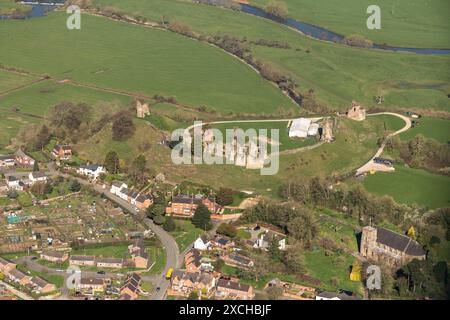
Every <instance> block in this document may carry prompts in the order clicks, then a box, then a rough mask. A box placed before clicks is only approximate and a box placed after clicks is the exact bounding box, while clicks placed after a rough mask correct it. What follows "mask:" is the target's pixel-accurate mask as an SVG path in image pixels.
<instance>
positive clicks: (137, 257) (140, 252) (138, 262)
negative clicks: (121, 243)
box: [128, 239, 149, 269]
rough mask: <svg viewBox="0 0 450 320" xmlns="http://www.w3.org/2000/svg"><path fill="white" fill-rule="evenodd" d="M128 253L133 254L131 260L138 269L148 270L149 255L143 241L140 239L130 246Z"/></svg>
mask: <svg viewBox="0 0 450 320" xmlns="http://www.w3.org/2000/svg"><path fill="white" fill-rule="evenodd" d="M128 252H129V253H130V254H131V259H132V260H133V262H134V266H135V267H136V268H143V269H146V268H147V267H148V262H149V258H148V253H147V250H146V248H145V244H144V241H143V240H142V239H138V240H136V241H135V242H134V243H133V244H131V245H129V246H128Z"/></svg>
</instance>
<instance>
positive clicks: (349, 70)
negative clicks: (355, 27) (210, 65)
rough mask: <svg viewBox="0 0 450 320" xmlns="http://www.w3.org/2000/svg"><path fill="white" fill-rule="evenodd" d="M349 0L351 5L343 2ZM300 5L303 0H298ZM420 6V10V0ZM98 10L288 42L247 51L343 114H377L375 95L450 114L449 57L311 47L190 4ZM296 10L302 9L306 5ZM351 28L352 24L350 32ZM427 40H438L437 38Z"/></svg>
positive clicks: (247, 18)
mask: <svg viewBox="0 0 450 320" xmlns="http://www.w3.org/2000/svg"><path fill="white" fill-rule="evenodd" d="M350 1H352V0H346V1H345V2H350ZM442 1H445V0H442ZM442 1H441V2H442ZM295 2H296V0H292V1H290V3H295ZM303 2H306V1H301V3H303ZM353 2H354V1H353ZM365 2H366V1H365ZM405 2H406V0H402V3H405ZM299 3H300V2H299ZM315 3H316V1H310V4H308V5H305V7H306V8H308V7H309V6H312V7H314V6H315ZM415 3H416V4H415V5H418V4H417V3H418V1H417V0H416V1H415ZM94 4H99V5H103V6H111V5H112V6H114V7H117V8H119V9H121V10H123V11H125V12H128V13H130V14H138V15H142V16H144V17H147V18H149V19H150V20H152V21H160V20H161V17H162V16H164V18H165V19H166V20H168V21H175V20H177V21H182V22H184V23H187V24H189V25H190V26H191V27H192V29H193V30H195V31H196V32H199V33H201V34H207V35H216V34H222V35H223V34H229V35H234V36H237V37H239V38H243V37H245V38H247V40H258V39H265V40H277V41H281V42H287V43H289V44H290V45H291V49H276V48H267V47H263V46H257V45H249V47H250V48H251V49H252V54H253V56H254V57H256V58H258V59H260V60H263V61H270V62H271V63H273V64H275V65H276V66H277V68H279V69H281V70H284V71H286V72H287V73H289V74H291V75H292V76H293V77H294V79H296V80H297V82H298V83H299V88H300V90H301V91H302V92H304V91H307V90H309V89H310V88H312V89H314V92H315V96H316V98H317V99H318V100H319V101H321V102H323V103H324V104H326V105H328V106H330V107H333V108H336V109H341V110H343V109H344V108H346V107H348V106H349V105H350V103H351V101H352V100H357V101H358V102H360V103H362V104H364V105H365V106H368V107H378V105H377V104H376V103H375V102H374V101H373V96H374V95H379V94H383V95H384V96H385V101H384V107H405V108H411V107H415V108H424V109H430V108H431V109H439V110H446V111H450V101H449V99H448V98H447V93H448V91H449V90H450V77H449V74H448V72H447V70H448V69H449V65H450V58H449V57H448V56H430V55H428V56H425V55H416V54H405V53H391V52H385V51H381V50H367V49H359V48H353V47H349V46H345V45H339V44H332V43H325V42H323V41H317V40H312V39H310V38H308V37H305V36H303V35H302V34H300V33H298V32H295V31H293V30H290V29H288V28H287V27H285V26H282V25H279V24H277V23H274V22H271V21H268V20H265V19H261V18H258V17H254V16H251V15H248V14H244V13H240V12H237V11H232V10H225V9H222V8H217V7H214V6H208V5H202V4H197V3H193V2H190V1H179V0H148V1H145V3H144V2H142V1H140V0H128V1H119V0H95V1H94ZM325 5H327V6H328V5H329V1H325V0H323V1H319V7H320V6H325ZM424 6H427V7H428V4H423V5H420V7H424ZM298 7H299V8H302V6H301V5H298ZM331 7H332V8H335V9H336V8H339V10H338V11H337V12H341V11H342V10H347V7H348V6H345V5H342V4H341V3H340V2H337V1H334V3H333V4H331ZM351 7H354V8H356V7H357V6H356V5H354V6H351ZM352 9H353V8H352ZM357 10H358V9H357ZM429 10H430V9H425V10H424V12H425V17H424V18H423V19H424V20H425V21H427V23H426V24H425V26H426V27H428V26H430V25H431V26H432V25H435V24H437V25H439V24H440V22H439V21H437V22H436V23H433V24H430V23H429V22H428V20H427V19H428V18H427V17H429ZM385 11H386V10H385ZM416 11H417V12H419V11H421V10H416ZM324 12H329V13H330V14H333V15H336V17H337V19H338V21H339V22H338V24H341V23H340V21H341V20H345V19H346V17H347V15H346V14H335V11H332V10H325V11H324ZM400 12H402V11H401V10H400V9H398V8H397V9H396V13H397V14H399V13H400ZM442 12H445V11H442ZM321 14H323V12H321ZM386 15H387V12H386ZM361 16H362V19H363V20H362V22H361V24H360V25H361V26H362V27H364V26H365V19H366V16H367V15H366V14H365V8H364V11H362V12H361ZM405 16H406V14H405ZM441 16H442V19H445V21H444V26H448V21H447V19H446V16H445V15H443V14H442V15H440V17H441ZM408 19H409V18H408ZM410 19H411V20H412V21H414V25H411V26H410V27H411V28H410V30H411V31H410V32H409V35H410V36H411V38H412V37H414V38H415V37H416V31H417V26H420V25H419V24H416V23H415V21H416V20H417V19H416V17H415V16H414V15H413V16H411V18H410ZM438 19H439V18H438ZM421 20H422V18H421ZM433 21H434V20H433ZM353 22H354V21H350V22H349V24H348V25H350V24H351V23H353ZM421 25H422V26H423V25H424V24H421ZM426 27H425V28H426ZM447 29H448V27H445V28H444V29H443V32H444V36H445V39H446V41H447V42H448V36H447ZM376 32H378V31H376ZM389 34H390V32H389ZM401 37H403V36H401ZM428 38H429V39H433V37H428ZM423 43H424V41H422V40H420V41H418V44H417V46H419V45H421V44H423Z"/></svg>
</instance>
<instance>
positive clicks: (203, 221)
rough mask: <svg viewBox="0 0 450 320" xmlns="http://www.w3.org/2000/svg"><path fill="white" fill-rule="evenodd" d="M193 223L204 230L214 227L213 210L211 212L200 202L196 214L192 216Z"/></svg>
mask: <svg viewBox="0 0 450 320" xmlns="http://www.w3.org/2000/svg"><path fill="white" fill-rule="evenodd" d="M192 224H193V225H194V226H196V227H197V228H200V229H203V230H211V229H212V223H211V212H209V210H208V208H207V207H206V206H205V205H204V204H200V205H199V206H198V207H197V209H196V210H195V212H194V216H193V217H192Z"/></svg>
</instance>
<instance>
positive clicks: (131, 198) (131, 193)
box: [127, 190, 139, 206]
mask: <svg viewBox="0 0 450 320" xmlns="http://www.w3.org/2000/svg"><path fill="white" fill-rule="evenodd" d="M138 196H139V192H138V191H135V190H129V191H128V193H127V201H128V202H129V203H131V204H132V205H133V206H135V205H136V198H137V197H138Z"/></svg>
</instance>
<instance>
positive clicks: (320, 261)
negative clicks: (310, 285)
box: [305, 250, 362, 294]
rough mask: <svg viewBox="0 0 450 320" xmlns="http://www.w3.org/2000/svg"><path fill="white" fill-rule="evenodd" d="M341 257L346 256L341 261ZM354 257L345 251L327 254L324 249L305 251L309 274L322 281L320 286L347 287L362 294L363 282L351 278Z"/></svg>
mask: <svg viewBox="0 0 450 320" xmlns="http://www.w3.org/2000/svg"><path fill="white" fill-rule="evenodd" d="M339 257H344V260H343V261H341V262H339V261H338V259H339ZM354 259H355V258H354V257H352V256H351V255H349V254H345V253H340V254H336V253H334V254H333V255H331V256H327V255H325V252H324V251H323V250H317V251H307V252H305V264H306V268H307V270H308V272H307V274H308V275H309V276H312V277H314V278H317V279H319V280H320V281H321V282H322V283H321V284H320V285H319V286H320V287H321V288H322V289H323V290H330V291H336V290H337V289H345V290H350V291H353V292H358V293H360V294H361V291H362V290H361V289H362V283H360V282H353V281H350V279H349V272H350V269H349V268H350V266H351V265H352V263H353V261H354ZM333 278H334V279H335V280H334V281H336V282H335V283H333Z"/></svg>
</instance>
